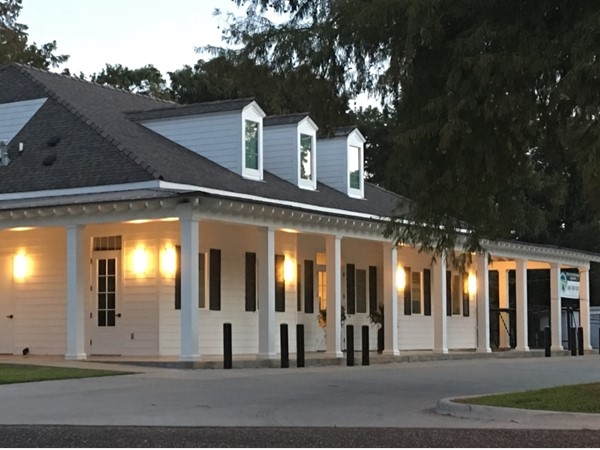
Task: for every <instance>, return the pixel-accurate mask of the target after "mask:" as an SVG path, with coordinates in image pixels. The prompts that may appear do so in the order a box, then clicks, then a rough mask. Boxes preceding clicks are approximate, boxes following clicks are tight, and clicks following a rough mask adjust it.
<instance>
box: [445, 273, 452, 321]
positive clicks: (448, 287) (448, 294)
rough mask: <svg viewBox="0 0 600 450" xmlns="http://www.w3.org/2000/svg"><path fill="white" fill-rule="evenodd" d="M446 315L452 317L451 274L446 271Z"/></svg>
mask: <svg viewBox="0 0 600 450" xmlns="http://www.w3.org/2000/svg"><path fill="white" fill-rule="evenodd" d="M446 315H447V316H451V315H452V272H451V271H449V270H447V271H446Z"/></svg>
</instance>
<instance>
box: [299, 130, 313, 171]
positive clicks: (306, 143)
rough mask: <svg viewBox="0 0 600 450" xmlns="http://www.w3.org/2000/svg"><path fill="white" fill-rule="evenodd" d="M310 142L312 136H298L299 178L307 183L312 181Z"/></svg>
mask: <svg viewBox="0 0 600 450" xmlns="http://www.w3.org/2000/svg"><path fill="white" fill-rule="evenodd" d="M312 141H313V138H312V136H309V135H308V134H300V178H301V179H303V180H309V181H312V179H313V150H312V146H313V145H312Z"/></svg>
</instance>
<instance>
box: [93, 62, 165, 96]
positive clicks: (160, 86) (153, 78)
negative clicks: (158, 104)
mask: <svg viewBox="0 0 600 450" xmlns="http://www.w3.org/2000/svg"><path fill="white" fill-rule="evenodd" d="M90 81H93V82H94V83H98V84H102V85H105V86H112V87H115V88H118V89H123V90H125V91H128V92H133V93H136V94H142V95H151V96H153V97H156V98H164V99H168V98H169V97H170V95H169V92H168V91H167V85H166V80H165V79H164V77H163V75H162V74H161V72H160V70H158V69H157V68H156V67H154V66H153V65H152V64H149V65H146V66H144V67H140V68H138V69H129V68H128V67H123V66H122V65H121V64H115V65H111V64H106V66H105V67H104V68H103V69H102V70H101V71H100V73H98V74H96V73H94V74H93V75H91V76H90Z"/></svg>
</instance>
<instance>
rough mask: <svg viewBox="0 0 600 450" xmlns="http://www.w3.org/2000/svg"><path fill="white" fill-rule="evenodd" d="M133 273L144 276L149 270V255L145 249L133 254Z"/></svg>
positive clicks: (137, 249) (141, 248)
mask: <svg viewBox="0 0 600 450" xmlns="http://www.w3.org/2000/svg"><path fill="white" fill-rule="evenodd" d="M132 259H133V272H134V273H135V274H136V275H137V276H143V275H144V273H145V272H146V269H147V268H148V255H147V254H146V250H145V249H144V247H138V248H136V249H135V251H134V252H133V256H132Z"/></svg>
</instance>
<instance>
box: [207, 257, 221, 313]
mask: <svg viewBox="0 0 600 450" xmlns="http://www.w3.org/2000/svg"><path fill="white" fill-rule="evenodd" d="M209 277H210V278H209V287H208V290H209V291H208V295H209V304H210V309H211V310H212V311H220V310H221V250H218V249H214V248H211V249H210V261H209Z"/></svg>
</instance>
